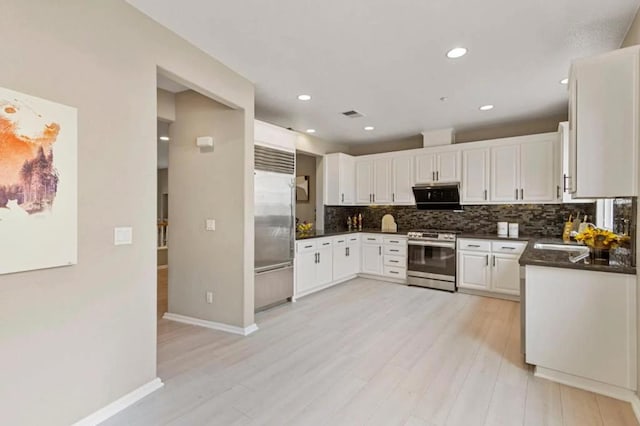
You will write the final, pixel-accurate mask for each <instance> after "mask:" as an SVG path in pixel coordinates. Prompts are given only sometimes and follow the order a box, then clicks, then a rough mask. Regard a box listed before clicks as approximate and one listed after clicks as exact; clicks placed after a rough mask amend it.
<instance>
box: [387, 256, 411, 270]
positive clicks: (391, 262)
mask: <svg viewBox="0 0 640 426" xmlns="http://www.w3.org/2000/svg"><path fill="white" fill-rule="evenodd" d="M384 264H385V266H395V267H396V268H406V267H407V258H406V257H404V256H392V255H389V254H385V255H384Z"/></svg>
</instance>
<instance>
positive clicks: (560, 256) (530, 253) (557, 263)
mask: <svg viewBox="0 0 640 426" xmlns="http://www.w3.org/2000/svg"><path fill="white" fill-rule="evenodd" d="M536 243H552V244H573V245H576V244H575V243H564V242H563V241H562V240H561V239H559V238H558V239H549V238H538V239H531V240H530V241H529V244H528V245H527V247H526V249H525V250H524V252H523V253H522V255H521V256H520V265H530V266H546V267H551V268H565V269H580V270H583V271H585V270H586V271H600V272H612V273H617V274H631V275H635V274H636V268H635V267H633V266H631V259H630V251H628V252H625V251H624V249H618V250H617V251H613V252H612V253H611V259H610V261H609V264H608V265H600V264H594V263H591V260H590V259H589V258H587V259H585V260H581V261H579V262H577V263H573V262H571V261H570V260H569V257H570V256H572V255H573V254H572V253H571V252H566V251H561V250H541V249H536V248H534V245H535V244H536Z"/></svg>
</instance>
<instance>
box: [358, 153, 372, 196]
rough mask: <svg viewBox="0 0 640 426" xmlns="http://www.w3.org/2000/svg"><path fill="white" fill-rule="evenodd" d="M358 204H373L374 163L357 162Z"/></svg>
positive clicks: (368, 161)
mask: <svg viewBox="0 0 640 426" xmlns="http://www.w3.org/2000/svg"><path fill="white" fill-rule="evenodd" d="M356 203H357V204H373V161H372V160H357V161H356Z"/></svg>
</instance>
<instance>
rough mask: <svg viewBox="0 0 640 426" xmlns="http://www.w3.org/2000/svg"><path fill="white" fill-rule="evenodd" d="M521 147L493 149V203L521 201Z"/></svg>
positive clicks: (507, 146) (511, 146)
mask: <svg viewBox="0 0 640 426" xmlns="http://www.w3.org/2000/svg"><path fill="white" fill-rule="evenodd" d="M519 160H520V147H519V146H518V145H506V146H496V147H493V148H491V191H490V199H491V201H519V200H520V182H519V177H520V161H519Z"/></svg>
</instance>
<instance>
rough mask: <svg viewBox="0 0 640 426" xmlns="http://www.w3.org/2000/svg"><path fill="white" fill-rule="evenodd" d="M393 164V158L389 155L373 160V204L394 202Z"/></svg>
mask: <svg viewBox="0 0 640 426" xmlns="http://www.w3.org/2000/svg"><path fill="white" fill-rule="evenodd" d="M392 165H393V163H392V159H391V158H389V157H384V158H377V159H376V160H374V162H373V204H391V203H392V202H393V191H392V189H391V187H392V184H393V181H392V178H391V173H392V172H391V171H392Z"/></svg>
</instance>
